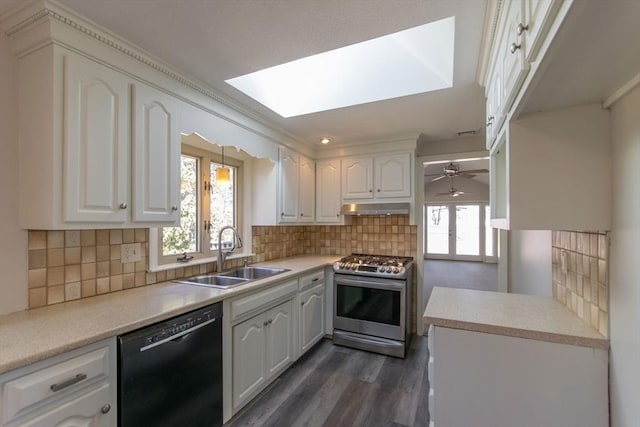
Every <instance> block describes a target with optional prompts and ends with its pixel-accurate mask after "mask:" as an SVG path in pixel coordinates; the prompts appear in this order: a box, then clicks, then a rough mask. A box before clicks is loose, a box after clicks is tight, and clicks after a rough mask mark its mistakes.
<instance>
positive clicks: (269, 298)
mask: <svg viewBox="0 0 640 427" xmlns="http://www.w3.org/2000/svg"><path fill="white" fill-rule="evenodd" d="M297 290H298V280H297V279H296V280H291V281H289V282H286V283H283V284H282V285H278V286H276V287H273V288H270V289H267V290H264V291H262V292H258V293H255V294H252V295H249V296H246V297H244V298H240V299H238V300H235V301H232V302H231V321H232V322H234V321H236V320H239V319H241V318H243V317H245V316H246V315H249V314H252V313H257V312H258V311H259V310H260V309H262V308H267V306H268V305H269V304H271V303H273V302H276V301H278V300H280V299H281V298H284V297H286V296H287V295H290V294H293V293H295V292H296V291H297Z"/></svg>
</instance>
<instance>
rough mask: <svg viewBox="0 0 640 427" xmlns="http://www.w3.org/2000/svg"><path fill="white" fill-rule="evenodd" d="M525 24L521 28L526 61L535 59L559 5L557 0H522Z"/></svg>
mask: <svg viewBox="0 0 640 427" xmlns="http://www.w3.org/2000/svg"><path fill="white" fill-rule="evenodd" d="M524 3H525V13H526V25H525V26H524V27H523V28H522V29H523V32H524V37H525V40H526V46H527V61H528V62H533V61H535V60H537V55H538V52H539V51H540V46H541V45H542V41H543V40H544V36H545V35H546V31H547V29H548V27H549V26H550V25H551V21H552V19H551V18H552V17H553V16H554V15H555V13H556V9H557V8H558V6H559V5H560V1H557V0H524Z"/></svg>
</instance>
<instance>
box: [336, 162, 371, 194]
mask: <svg viewBox="0 0 640 427" xmlns="http://www.w3.org/2000/svg"><path fill="white" fill-rule="evenodd" d="M342 197H343V198H344V199H371V198H373V157H349V158H346V159H342Z"/></svg>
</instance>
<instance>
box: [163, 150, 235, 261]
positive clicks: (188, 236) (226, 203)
mask: <svg viewBox="0 0 640 427" xmlns="http://www.w3.org/2000/svg"><path fill="white" fill-rule="evenodd" d="M222 166H223V164H222V157H221V156H220V155H218V154H215V153H212V152H208V151H204V150H200V149H196V148H192V147H183V150H182V155H181V159H180V178H181V182H180V197H181V199H180V226H178V227H163V228H160V229H158V239H157V241H158V243H157V251H158V257H157V258H158V265H163V264H174V263H176V262H178V261H179V259H178V258H181V257H183V256H184V254H185V253H186V255H187V257H193V258H192V259H194V260H203V259H207V260H209V259H212V258H214V257H215V256H216V255H217V251H218V249H219V247H220V246H222V247H223V248H225V247H230V246H231V245H232V240H231V239H232V238H233V236H232V234H231V232H230V230H229V231H228V234H227V233H225V234H223V236H222V241H221V242H219V241H218V233H219V231H220V229H221V228H222V227H224V226H226V225H233V226H234V227H236V228H240V218H239V212H240V210H239V208H238V206H239V201H240V188H241V172H242V162H241V161H239V160H235V159H233V158H229V157H228V156H226V155H225V157H224V167H226V168H229V171H230V174H229V175H230V182H229V183H219V182H216V170H217V169H218V168H220V167H222Z"/></svg>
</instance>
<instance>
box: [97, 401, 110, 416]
mask: <svg viewBox="0 0 640 427" xmlns="http://www.w3.org/2000/svg"><path fill="white" fill-rule="evenodd" d="M110 410H111V405H109V404H108V403H107V404H106V405H104V406H103V407H102V408H100V412H102V413H103V414H108V413H109V411H110Z"/></svg>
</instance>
